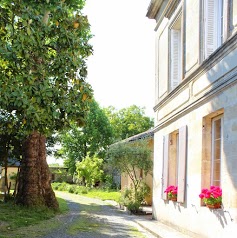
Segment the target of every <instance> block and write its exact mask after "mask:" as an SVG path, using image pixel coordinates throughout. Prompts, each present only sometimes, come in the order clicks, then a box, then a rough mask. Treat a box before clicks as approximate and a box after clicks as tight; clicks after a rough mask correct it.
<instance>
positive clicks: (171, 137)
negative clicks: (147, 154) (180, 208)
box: [162, 126, 187, 203]
mask: <svg viewBox="0 0 237 238" xmlns="http://www.w3.org/2000/svg"><path fill="white" fill-rule="evenodd" d="M186 147H187V127H186V126H183V127H181V128H179V129H178V130H176V131H174V132H172V133H170V134H168V135H166V136H164V150H163V173H162V198H163V199H164V200H166V199H167V196H166V194H165V193H164V191H165V189H166V188H167V187H168V186H169V185H175V186H178V196H177V201H178V202H181V203H183V202H184V200H185V188H186V184H185V182H186V150H187V148H186Z"/></svg>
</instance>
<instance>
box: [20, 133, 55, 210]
mask: <svg viewBox="0 0 237 238" xmlns="http://www.w3.org/2000/svg"><path fill="white" fill-rule="evenodd" d="M45 141H46V139H45V136H43V135H40V134H39V133H38V132H33V133H32V134H30V135H29V136H28V138H27V139H26V140H25V142H24V143H23V158H22V162H21V169H20V174H19V183H18V191H17V194H16V203H17V204H21V205H23V206H28V207H30V206H46V207H49V208H53V209H55V210H58V208H59V205H58V202H57V200H56V197H55V193H54V191H53V189H52V187H51V184H50V172H49V167H48V164H47V162H46V146H45Z"/></svg>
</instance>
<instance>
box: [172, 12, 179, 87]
mask: <svg viewBox="0 0 237 238" xmlns="http://www.w3.org/2000/svg"><path fill="white" fill-rule="evenodd" d="M181 49H182V47H181V15H180V16H179V17H178V18H177V19H176V20H175V22H174V24H173V25H172V28H171V29H170V88H171V90H173V89H174V88H176V87H177V86H178V85H179V84H180V82H181V67H182V66H181V65H182V64H181V62H182V61H181V59H182V58H181V52H182V51H181Z"/></svg>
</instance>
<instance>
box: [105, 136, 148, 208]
mask: <svg viewBox="0 0 237 238" xmlns="http://www.w3.org/2000/svg"><path fill="white" fill-rule="evenodd" d="M107 157H108V163H110V164H111V166H112V167H114V168H117V169H118V170H119V171H120V172H121V173H125V174H126V175H127V176H128V177H129V178H130V179H131V181H132V186H131V189H128V190H126V191H125V194H124V196H122V197H123V198H122V199H123V200H124V203H125V204H127V205H128V204H130V203H133V205H134V204H135V205H137V204H141V202H142V200H143V199H144V194H146V193H147V192H148V191H147V190H146V189H145V187H147V185H145V184H143V183H142V180H141V178H140V174H139V173H138V172H137V171H139V170H142V171H143V172H144V175H145V176H146V175H147V174H148V173H149V172H151V170H152V160H151V149H150V148H149V146H148V144H147V141H146V140H143V141H137V142H121V143H116V144H113V145H112V146H110V148H109V150H108V152H107ZM144 186H145V187H144Z"/></svg>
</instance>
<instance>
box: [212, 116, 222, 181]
mask: <svg viewBox="0 0 237 238" xmlns="http://www.w3.org/2000/svg"><path fill="white" fill-rule="evenodd" d="M217 120H221V130H220V177H219V180H215V181H219V184H220V185H221V161H222V151H223V115H219V116H217V117H214V118H212V140H211V148H212V150H211V185H213V184H214V162H215V122H216V121H217Z"/></svg>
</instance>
